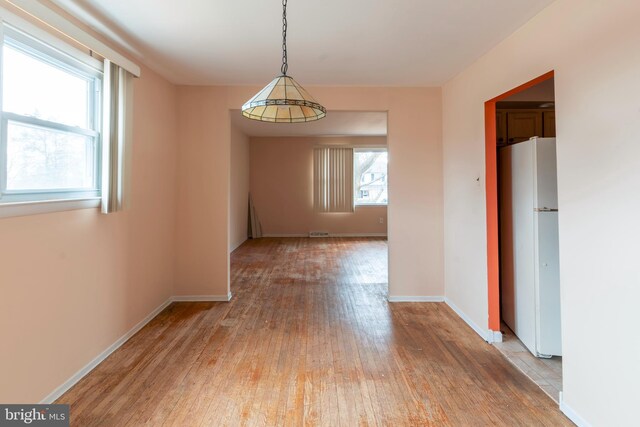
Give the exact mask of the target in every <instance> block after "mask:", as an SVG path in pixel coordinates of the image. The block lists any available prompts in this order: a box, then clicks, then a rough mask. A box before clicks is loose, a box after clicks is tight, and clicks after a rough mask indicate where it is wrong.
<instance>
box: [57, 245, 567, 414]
mask: <svg viewBox="0 0 640 427" xmlns="http://www.w3.org/2000/svg"><path fill="white" fill-rule="evenodd" d="M386 246H387V245H386V242H385V241H384V240H380V239H261V240H258V241H249V242H247V243H246V244H244V245H243V246H242V247H240V248H239V249H238V250H237V251H236V252H234V254H233V255H232V258H231V263H232V292H233V294H234V297H233V300H232V301H231V302H230V303H176V304H172V305H171V306H170V307H168V308H167V309H166V310H165V311H163V312H162V313H161V314H160V315H158V316H157V317H156V318H155V319H154V320H153V321H151V322H150V323H149V325H147V326H146V327H145V328H144V329H142V330H141V331H140V332H139V333H138V334H136V335H135V336H134V337H133V338H132V339H131V340H130V341H128V342H127V343H126V344H125V345H124V346H123V347H121V348H120V349H119V350H117V351H116V352H114V353H113V355H111V356H110V357H109V358H108V359H107V360H105V361H104V362H103V363H102V364H100V365H99V366H98V367H97V368H96V369H95V370H94V371H92V372H91V373H90V374H89V375H87V376H86V377H85V378H84V379H83V380H81V381H80V382H79V383H78V384H77V385H76V386H75V387H73V388H72V389H71V390H70V391H68V392H67V393H66V394H65V395H63V396H62V397H61V398H60V399H59V400H58V403H68V404H71V420H72V425H77V426H90V425H109V426H112V425H113V426H126V425H144V424H146V425H152V426H161V425H167V426H181V427H184V426H200V425H202V426H218V425H230V426H235V425H268V426H275V425H287V426H288V425H291V426H297V425H326V426H342V425H344V426H355V425H385V426H404V425H413V426H442V425H454V426H483V425H506V426H516V425H522V426H531V425H536V426H537V425H547V426H559V425H570V422H569V421H568V420H567V419H566V418H565V417H564V416H563V415H562V414H561V413H560V412H559V411H558V409H557V405H556V404H555V403H554V402H553V401H552V400H551V399H550V398H549V397H548V396H547V395H546V394H545V393H544V392H543V391H542V390H541V389H539V388H538V387H537V386H536V385H535V384H534V383H532V382H531V381H530V380H529V379H528V378H527V377H526V376H525V375H524V374H523V373H521V372H520V371H518V370H517V369H516V368H515V367H514V366H512V365H511V364H510V363H509V362H508V361H507V360H506V359H505V358H504V357H503V356H502V355H501V354H500V353H499V352H498V350H497V349H495V348H494V347H492V346H491V345H489V344H487V343H485V342H484V341H482V340H481V339H480V338H479V337H478V336H477V335H476V334H475V333H474V332H473V331H472V330H471V329H470V328H469V327H468V326H467V325H466V324H465V323H464V322H463V321H462V320H460V318H458V317H457V316H456V315H455V314H454V313H453V312H452V311H451V310H450V309H449V308H448V307H447V306H446V305H445V304H440V303H393V304H389V303H387V301H386V295H387V285H386V277H387V273H386V265H387V261H386V257H387V255H386V251H387V247H386Z"/></svg>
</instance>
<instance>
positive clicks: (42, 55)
mask: <svg viewBox="0 0 640 427" xmlns="http://www.w3.org/2000/svg"><path fill="white" fill-rule="evenodd" d="M27 31H28V29H27ZM27 31H23V30H22V29H18V28H17V27H15V26H13V25H11V24H9V23H7V22H4V21H3V22H2V24H1V26H0V209H1V210H2V211H7V212H9V213H7V214H6V215H4V213H5V212H0V217H3V216H13V215H16V214H25V213H22V212H23V211H26V212H27V213H26V214H28V213H29V209H28V207H29V206H33V204H36V203H45V205H44V207H41V208H39V209H31V210H33V211H34V212H33V213H40V211H42V209H43V208H45V210H47V211H49V208H51V210H55V211H57V210H66V209H65V206H64V205H61V204H60V203H58V202H70V203H69V204H68V206H69V207H70V208H71V209H76V208H77V207H76V206H78V207H80V206H81V207H97V206H99V203H100V196H101V185H102V143H103V142H102V84H103V63H102V61H99V60H97V59H95V58H93V57H91V56H89V55H87V54H85V53H83V52H80V51H78V50H77V49H74V48H72V47H71V46H68V48H66V49H63V48H62V46H61V43H59V42H58V41H57V40H56V39H55V38H51V39H49V38H48V37H41V34H40V36H39V37H38V38H36V37H35V36H32V35H30V34H29V33H28V32H27ZM34 33H38V32H37V31H34ZM52 42H53V43H52ZM5 44H7V45H9V46H11V48H13V49H16V50H18V51H20V52H22V53H24V54H26V55H29V56H31V57H32V58H34V59H36V60H38V61H41V62H43V63H45V64H48V65H51V66H53V67H56V68H58V69H60V70H63V71H64V72H67V73H69V74H72V75H75V76H78V77H81V78H83V79H86V80H87V82H88V84H89V88H88V91H89V102H88V105H87V114H88V117H87V118H88V123H87V124H88V128H81V127H77V126H70V125H66V124H62V123H58V122H52V121H48V120H43V119H39V118H36V117H33V116H27V115H22V114H18V113H13V112H7V111H4V109H3V102H2V101H3V95H4V94H3V91H2V87H3V78H4V76H3V71H4V67H3V64H4V62H3V60H4V46H5ZM80 58H81V59H80ZM10 122H14V123H17V124H19V125H27V126H32V127H36V128H42V129H45V130H51V131H55V132H65V133H70V134H74V135H79V136H83V137H89V138H91V139H92V140H93V144H92V147H91V150H90V151H91V157H92V160H93V183H92V187H91V188H53V189H32V190H8V189H7V166H8V158H7V157H8V154H7V148H8V125H9V123H10ZM82 201H84V202H87V201H88V202H90V203H78V202H82ZM51 202H56V203H51ZM16 204H25V205H27V206H26V208H27V209H22V208H18V209H16V208H15V207H13V208H11V209H7V208H8V207H10V205H16ZM72 206H74V207H72ZM15 212H19V213H15Z"/></svg>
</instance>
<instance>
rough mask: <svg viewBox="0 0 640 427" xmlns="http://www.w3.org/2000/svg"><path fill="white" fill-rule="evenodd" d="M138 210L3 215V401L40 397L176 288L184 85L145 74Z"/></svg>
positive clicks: (138, 130)
mask: <svg viewBox="0 0 640 427" xmlns="http://www.w3.org/2000/svg"><path fill="white" fill-rule="evenodd" d="M134 84H135V95H134V123H135V125H134V131H133V132H134V134H133V167H132V173H133V176H132V189H131V190H132V195H131V196H132V197H131V200H132V204H131V205H132V206H131V209H130V210H128V211H124V212H119V213H115V214H110V215H102V214H100V213H99V211H98V209H83V210H76V211H67V212H59V213H53V214H43V215H33V216H24V217H14V218H5V219H0V236H2V237H1V239H2V244H1V245H0V272H1V275H2V276H1V278H2V281H1V282H0V295H1V297H0V337H2V350H1V351H0V378H1V380H0V402H3V403H12V402H14V403H18V402H20V403H24V402H38V401H40V400H41V399H43V398H44V397H45V396H47V395H48V394H49V393H51V392H52V391H53V390H54V389H55V388H57V387H58V386H60V385H61V384H62V383H64V382H65V381H66V380H67V379H69V378H70V377H71V376H72V375H73V374H74V373H75V372H77V371H78V370H79V369H81V368H82V367H83V366H84V365H86V364H87V363H88V362H89V361H91V360H92V359H93V358H95V357H96V356H97V355H98V354H100V353H101V352H102V351H104V350H105V349H106V348H107V347H108V346H110V345H111V344H113V343H114V342H115V341H116V340H117V339H118V338H119V337H120V336H122V335H123V334H124V333H126V332H127V331H128V330H129V329H131V328H132V327H133V326H134V325H135V324H136V323H138V322H139V321H140V320H142V319H143V318H144V317H145V316H147V315H148V314H149V313H150V312H152V311H153V310H154V309H155V308H156V307H158V306H159V305H160V304H162V303H163V302H164V301H166V300H167V298H168V297H169V296H171V294H172V286H173V282H174V268H173V265H174V258H175V255H176V253H175V233H174V231H175V203H176V178H177V175H176V163H175V158H176V155H177V144H176V140H177V122H176V100H177V93H176V89H175V87H174V86H172V85H170V84H169V83H167V82H166V81H165V80H163V79H162V78H160V77H158V76H157V75H156V74H154V73H153V72H152V71H150V70H148V69H144V70H143V75H142V78H140V79H136V80H135V83H134Z"/></svg>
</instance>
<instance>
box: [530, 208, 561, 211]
mask: <svg viewBox="0 0 640 427" xmlns="http://www.w3.org/2000/svg"><path fill="white" fill-rule="evenodd" d="M533 211H534V212H558V209H551V208H533Z"/></svg>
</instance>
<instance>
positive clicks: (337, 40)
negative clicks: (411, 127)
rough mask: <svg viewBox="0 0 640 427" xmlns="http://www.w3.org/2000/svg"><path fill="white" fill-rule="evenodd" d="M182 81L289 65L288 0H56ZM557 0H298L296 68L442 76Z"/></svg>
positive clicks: (352, 77) (365, 81)
mask: <svg viewBox="0 0 640 427" xmlns="http://www.w3.org/2000/svg"><path fill="white" fill-rule="evenodd" d="M50 1H53V2H54V3H56V4H57V5H59V6H60V7H62V8H64V9H66V10H67V11H68V12H69V13H71V14H72V15H75V16H76V17H79V18H80V19H82V20H83V21H84V22H87V23H88V24H89V25H91V26H93V27H94V28H95V29H96V30H97V31H98V32H102V33H105V34H106V35H107V36H109V37H110V38H112V39H116V40H118V41H119V42H120V43H122V44H123V45H124V46H127V47H129V49H130V50H131V51H133V52H134V54H137V56H138V57H139V58H140V59H142V60H143V61H144V62H145V63H146V64H147V65H149V66H151V67H152V68H153V69H155V70H156V71H158V72H159V73H160V74H162V75H164V76H165V77H167V78H168V79H169V80H171V81H172V82H174V83H178V84H192V85H195V84H203V85H204V84H216V85H241V84H257V85H260V84H266V83H267V82H268V81H270V80H271V79H272V78H273V77H274V76H276V75H278V74H279V71H280V61H281V51H280V49H281V26H282V23H281V14H282V6H281V0H181V1H179V0H161V1H159V0H50ZM552 1H553V0H348V1H346V0H322V1H309V0H292V1H290V2H289V4H288V7H287V15H288V21H289V31H288V36H287V38H288V51H289V74H290V75H291V76H293V77H295V78H296V79H297V80H298V81H299V82H300V83H301V84H303V85H358V86H438V85H441V84H442V83H444V82H445V81H447V80H448V79H450V78H452V77H454V76H455V75H456V74H457V73H459V72H460V71H462V70H463V69H464V68H465V67H466V66H468V65H470V64H471V63H472V62H473V61H474V60H476V59H477V58H479V57H480V56H482V54H484V53H485V52H487V51H488V50H490V49H491V48H492V47H493V46H495V45H496V44H497V43H498V42H500V41H501V40H502V39H504V38H505V37H506V36H508V35H509V34H511V33H512V32H513V31H515V30H516V29H517V28H519V27H520V26H521V25H523V24H524V23H525V22H526V21H528V20H529V19H530V18H532V17H533V16H534V15H535V14H536V13H538V12H539V11H540V10H542V9H543V8H544V7H545V6H547V5H549V4H550V3H551V2H552Z"/></svg>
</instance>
